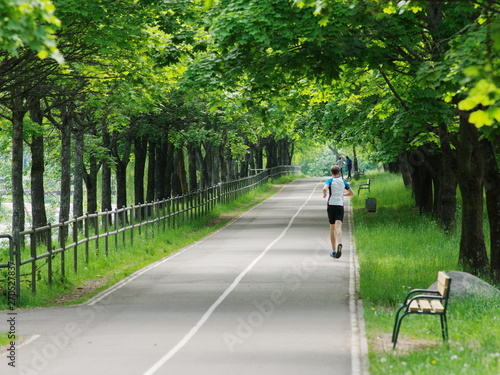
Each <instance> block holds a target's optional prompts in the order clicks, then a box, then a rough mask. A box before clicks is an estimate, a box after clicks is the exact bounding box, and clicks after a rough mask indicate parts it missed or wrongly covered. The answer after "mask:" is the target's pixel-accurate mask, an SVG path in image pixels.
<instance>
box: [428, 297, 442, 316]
mask: <svg viewBox="0 0 500 375" xmlns="http://www.w3.org/2000/svg"><path fill="white" fill-rule="evenodd" d="M431 305H432V309H433V310H434V312H437V313H442V312H443V311H444V306H443V304H442V303H441V302H440V301H438V300H437V299H433V300H431Z"/></svg>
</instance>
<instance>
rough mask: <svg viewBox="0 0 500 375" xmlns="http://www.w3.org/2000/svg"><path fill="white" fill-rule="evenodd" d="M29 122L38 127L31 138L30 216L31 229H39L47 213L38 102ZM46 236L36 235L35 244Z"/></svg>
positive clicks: (43, 154) (44, 223) (31, 111)
mask: <svg viewBox="0 0 500 375" xmlns="http://www.w3.org/2000/svg"><path fill="white" fill-rule="evenodd" d="M30 117H31V120H32V121H33V122H35V123H37V124H38V125H39V126H40V131H39V132H37V133H36V134H34V135H33V136H32V137H31V159H32V160H31V216H32V221H33V222H32V227H33V228H40V227H43V226H45V225H47V211H46V210H45V188H44V180H43V174H44V172H45V152H44V143H43V142H44V137H43V128H42V126H43V125H42V123H43V117H42V113H41V110H40V100H34V101H33V102H32V103H31V107H30ZM45 238H46V236H44V235H43V234H42V233H39V234H38V235H37V242H39V243H41V242H43V241H44V240H45Z"/></svg>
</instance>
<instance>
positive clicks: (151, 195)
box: [143, 142, 158, 202]
mask: <svg viewBox="0 0 500 375" xmlns="http://www.w3.org/2000/svg"><path fill="white" fill-rule="evenodd" d="M156 164H157V163H156V142H149V151H148V184H147V189H146V201H148V202H153V201H154V200H155V197H157V198H158V194H156V193H155V188H156V173H157V171H156ZM143 178H144V177H143Z"/></svg>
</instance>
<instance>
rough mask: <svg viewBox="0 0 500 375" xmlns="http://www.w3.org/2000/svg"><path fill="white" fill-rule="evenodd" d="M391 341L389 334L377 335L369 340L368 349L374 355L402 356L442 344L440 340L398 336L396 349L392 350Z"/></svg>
mask: <svg viewBox="0 0 500 375" xmlns="http://www.w3.org/2000/svg"><path fill="white" fill-rule="evenodd" d="M391 340H392V334H391V333H382V334H378V335H377V336H376V337H375V338H372V339H370V340H369V341H370V349H371V350H372V351H373V352H374V353H376V354H383V353H392V354H396V355H397V354H400V355H404V354H408V353H411V352H416V351H420V350H422V349H427V348H431V347H433V346H437V345H441V344H442V340H431V339H415V338H409V337H405V336H403V335H399V337H398V343H397V345H396V349H395V350H393V349H392V342H391Z"/></svg>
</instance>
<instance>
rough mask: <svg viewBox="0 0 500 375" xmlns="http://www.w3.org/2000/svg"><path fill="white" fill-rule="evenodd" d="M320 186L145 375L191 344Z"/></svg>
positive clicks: (283, 233)
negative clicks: (190, 341) (275, 236)
mask: <svg viewBox="0 0 500 375" xmlns="http://www.w3.org/2000/svg"><path fill="white" fill-rule="evenodd" d="M319 185H320V184H318V185H316V186H315V187H314V189H313V191H312V192H311V195H309V197H308V198H307V200H306V201H305V202H304V204H303V205H302V206H300V207H299V209H298V210H297V212H296V213H295V215H293V217H292V218H291V219H290V221H289V222H288V225H287V226H286V227H285V229H283V231H282V232H281V234H280V235H279V236H278V237H277V238H276V239H275V240H274V241H273V242H271V243H270V244H269V245H268V246H267V247H266V248H265V249H264V250H263V251H262V253H260V255H259V256H257V258H255V259H254V260H253V261H252V263H250V264H249V265H248V267H247V268H245V270H243V271H242V272H241V273H240V274H239V275H238V276H237V277H236V279H234V281H233V283H232V284H231V285H230V286H229V287H228V288H227V289H226V290H225V291H224V293H222V294H221V296H220V297H219V298H218V299H217V301H215V302H214V303H213V304H212V306H210V308H209V309H208V310H207V311H206V312H205V314H203V316H202V317H201V319H200V320H199V321H198V322H197V323H196V324H195V325H194V326H193V328H191V330H190V331H189V332H188V333H187V334H186V335H185V336H184V337H183V338H182V340H181V341H179V342H178V343H177V345H175V346H174V347H173V348H172V349H170V351H169V352H168V353H167V354H165V355H164V356H163V357H162V358H161V359H160V360H159V361H158V362H156V363H155V364H154V365H153V366H152V367H151V368H150V369H149V370H147V371H146V372H145V373H144V375H152V374H154V373H155V372H156V371H158V369H160V368H161V366H163V365H164V364H165V363H166V362H167V361H168V360H169V359H170V358H172V357H173V356H174V355H175V354H176V353H177V352H178V351H179V350H181V349H182V348H183V347H184V346H185V345H186V344H187V343H188V342H189V340H191V339H192V338H193V336H194V335H195V334H196V333H197V332H198V331H199V330H200V328H201V327H203V325H205V323H206V321H207V320H208V319H209V318H210V316H211V315H212V314H213V312H214V311H215V309H216V308H217V307H218V306H219V305H220V304H221V303H222V302H223V301H224V300H225V299H226V297H227V296H228V295H229V294H230V293H231V292H232V291H233V290H234V288H236V287H237V286H238V284H239V283H240V281H241V280H242V279H243V277H245V275H246V274H247V273H248V272H249V271H250V270H251V269H252V268H253V267H254V266H255V265H256V264H257V262H258V261H259V260H261V259H262V258H263V257H264V255H266V253H267V252H268V251H269V250H270V249H271V248H272V247H273V246H274V245H275V244H276V242H278V241H279V240H281V239H282V238H283V236H284V235H285V234H286V233H287V232H288V229H290V227H291V226H292V224H293V222H294V220H295V218H296V217H297V216H298V214H299V213H300V211H302V209H303V208H304V207H305V205H306V204H307V203H308V202H309V201H310V200H311V198H312V196H313V194H314V192H315V191H316V188H317V187H318V186H319Z"/></svg>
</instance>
